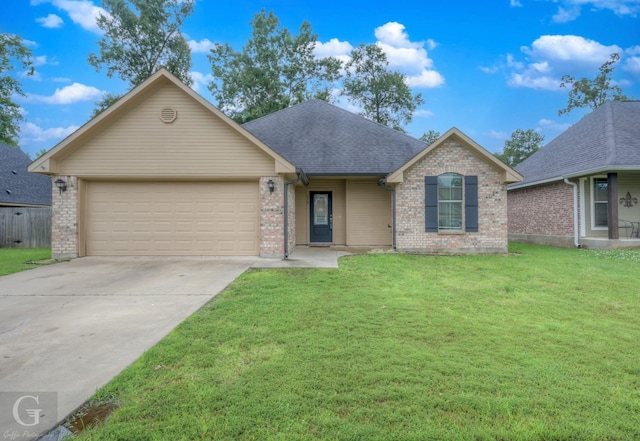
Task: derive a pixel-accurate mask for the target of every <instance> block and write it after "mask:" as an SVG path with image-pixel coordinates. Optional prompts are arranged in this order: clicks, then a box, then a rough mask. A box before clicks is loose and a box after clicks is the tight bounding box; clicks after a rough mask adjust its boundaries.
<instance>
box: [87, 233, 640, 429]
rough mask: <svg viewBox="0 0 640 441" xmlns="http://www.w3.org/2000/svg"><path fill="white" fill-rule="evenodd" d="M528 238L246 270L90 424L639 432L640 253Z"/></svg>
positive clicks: (134, 370)
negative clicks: (491, 251) (506, 245)
mask: <svg viewBox="0 0 640 441" xmlns="http://www.w3.org/2000/svg"><path fill="white" fill-rule="evenodd" d="M511 251H512V254H510V255H508V256H448V257H434V256H412V255H388V254H375V255H363V256H352V257H347V258H343V259H341V261H340V269H338V270H323V269H282V270H254V271H250V272H247V273H245V274H244V275H242V276H241V277H240V278H239V279H238V280H236V282H234V283H233V284H232V285H231V286H230V287H229V288H228V289H227V290H226V291H225V292H223V293H222V294H221V295H219V296H218V297H217V298H215V299H214V300H213V301H211V302H209V303H208V304H207V305H206V306H205V307H203V308H202V309H201V310H200V311H199V312H198V313H196V314H194V315H193V316H192V317H190V318H189V319H187V320H186V321H185V322H184V323H183V324H182V325H180V326H179V327H178V328H177V329H176V330H174V331H173V332H172V333H171V334H170V335H169V336H168V337H167V338H165V339H164V340H163V341H161V342H160V343H159V344H158V345H157V346H155V347H153V348H151V349H150V350H149V351H147V352H146V353H145V354H144V355H143V356H142V357H141V358H140V359H139V360H138V361H137V362H135V363H134V364H133V365H132V366H130V367H129V368H127V369H126V370H125V371H123V372H122V373H121V374H120V375H119V376H118V377H116V378H115V379H114V380H113V381H112V382H111V383H109V384H108V385H107V386H105V387H104V388H102V389H101V390H99V391H98V392H97V394H96V395H95V397H94V398H93V399H94V400H96V401H100V402H105V401H110V402H115V403H117V404H118V405H119V407H118V409H117V410H116V411H115V412H114V413H113V414H112V415H111V417H110V419H109V420H108V421H107V422H106V423H104V424H102V425H100V426H99V427H96V428H94V429H91V430H88V431H85V432H83V433H82V434H81V435H80V439H90V440H167V439H171V440H197V439H215V440H303V439H304V440H633V439H640V362H639V355H640V321H639V319H638V317H640V302H639V294H638V291H639V290H638V266H637V262H635V261H629V260H627V259H624V258H619V256H618V257H616V252H609V253H605V252H597V253H596V252H592V251H585V250H568V249H556V248H548V247H540V246H531V245H521V244H512V245H511ZM635 253H638V251H636V252H635Z"/></svg>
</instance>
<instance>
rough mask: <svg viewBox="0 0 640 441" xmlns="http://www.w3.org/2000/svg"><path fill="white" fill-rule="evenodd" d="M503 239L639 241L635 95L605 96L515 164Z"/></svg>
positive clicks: (582, 243)
mask: <svg viewBox="0 0 640 441" xmlns="http://www.w3.org/2000/svg"><path fill="white" fill-rule="evenodd" d="M516 170H517V171H518V172H519V173H520V174H522V175H523V176H524V179H523V180H522V181H521V182H517V183H513V184H511V185H510V186H509V191H508V199H509V239H510V240H513V241H519V242H530V243H540V244H549V245H557V246H566V247H572V246H576V247H586V248H609V247H625V246H640V241H639V240H638V231H639V228H638V226H640V205H638V200H639V199H638V198H640V101H608V102H606V103H605V104H603V105H602V106H600V107H599V108H598V109H596V110H594V111H593V112H591V113H589V114H587V115H586V116H584V117H583V118H582V119H581V120H580V121H578V122H577V123H576V124H574V125H573V126H571V127H570V128H569V129H567V130H566V131H565V132H564V133H562V134H561V135H560V136H558V137H557V138H555V139H554V140H553V141H551V142H549V144H547V145H546V146H544V147H543V148H541V149H540V150H538V151H537V152H536V153H534V154H533V155H531V156H530V157H529V158H527V159H526V160H525V161H523V162H522V163H521V164H519V165H518V166H517V167H516Z"/></svg>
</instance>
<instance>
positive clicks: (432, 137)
mask: <svg viewBox="0 0 640 441" xmlns="http://www.w3.org/2000/svg"><path fill="white" fill-rule="evenodd" d="M438 138H440V132H438V131H436V130H433V129H431V130H429V131H427V132H425V133H423V134H422V136H421V137H420V141H424V142H426V143H427V144H433V143H434V142H436V141H437V140H438Z"/></svg>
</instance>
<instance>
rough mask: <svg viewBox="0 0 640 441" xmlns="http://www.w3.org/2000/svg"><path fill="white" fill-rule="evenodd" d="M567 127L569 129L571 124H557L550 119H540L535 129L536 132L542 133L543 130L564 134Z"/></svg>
mask: <svg viewBox="0 0 640 441" xmlns="http://www.w3.org/2000/svg"><path fill="white" fill-rule="evenodd" d="M569 127H571V124H569V123H558V122H555V121H551V120H550V119H544V118H543V119H541V120H540V121H538V127H536V130H537V131H538V132H542V131H545V130H553V131H556V132H564V131H565V130H567V129H568V128H569Z"/></svg>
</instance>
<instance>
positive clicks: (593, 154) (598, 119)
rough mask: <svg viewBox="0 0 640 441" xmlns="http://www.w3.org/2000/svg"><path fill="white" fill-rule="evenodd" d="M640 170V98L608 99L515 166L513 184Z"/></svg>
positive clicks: (517, 185) (521, 184) (522, 184)
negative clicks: (520, 177)
mask: <svg viewBox="0 0 640 441" xmlns="http://www.w3.org/2000/svg"><path fill="white" fill-rule="evenodd" d="M634 167H637V168H638V169H639V170H640V101H608V102H606V103H605V104H603V105H602V106H600V107H599V108H598V109H596V110H594V111H593V112H591V113H589V114H588V115H585V116H584V117H583V118H582V119H581V120H580V121H578V122H577V123H576V124H574V125H573V126H571V127H569V129H567V131H566V132H564V133H562V134H561V135H560V136H558V137H557V138H555V139H554V140H553V141H551V142H549V143H548V144H547V145H546V146H544V147H543V148H541V149H540V150H538V151H537V152H536V153H534V154H533V155H531V156H530V157H529V158H527V159H526V160H525V161H523V162H522V163H521V164H519V165H518V166H516V167H515V169H516V171H518V172H519V173H520V174H522V175H523V176H524V180H523V181H522V182H520V183H518V184H514V185H512V186H511V188H513V187H521V186H526V185H527V184H533V183H536V182H540V181H551V180H555V179H560V178H562V177H568V176H576V175H579V174H581V173H585V174H586V173H591V172H595V171H598V172H600V171H604V170H607V169H608V170H616V169H629V168H634Z"/></svg>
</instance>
